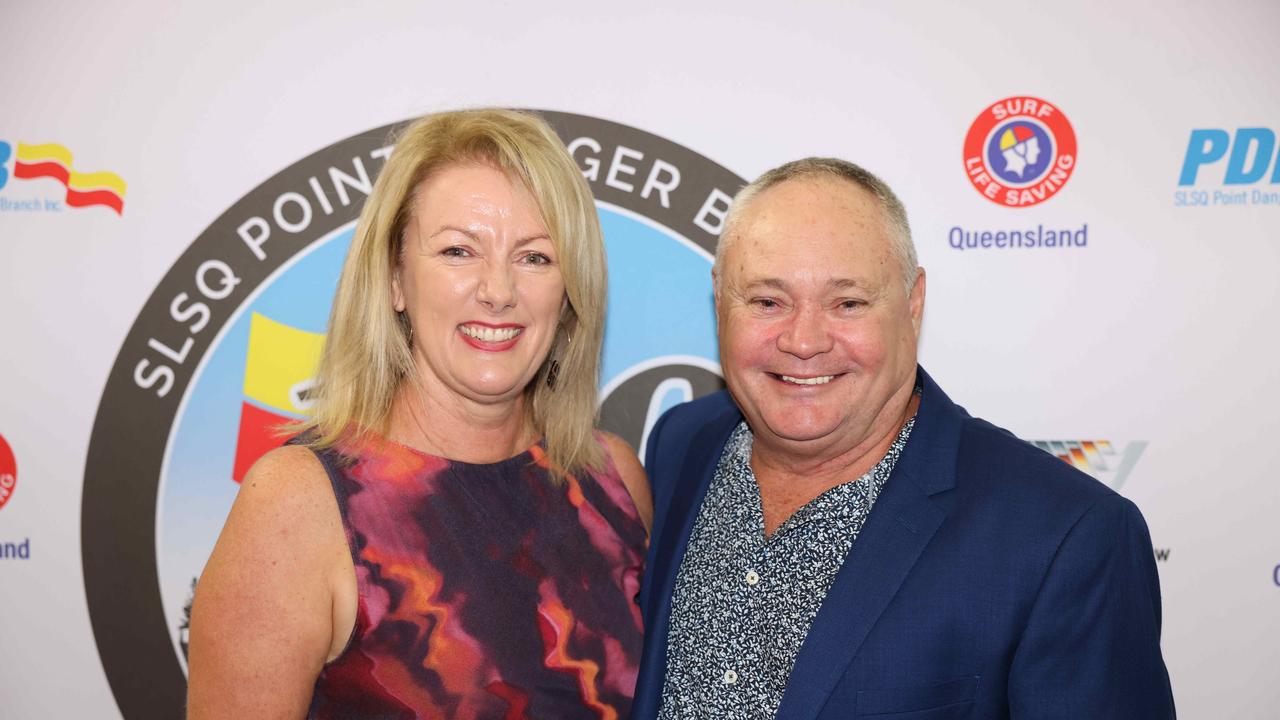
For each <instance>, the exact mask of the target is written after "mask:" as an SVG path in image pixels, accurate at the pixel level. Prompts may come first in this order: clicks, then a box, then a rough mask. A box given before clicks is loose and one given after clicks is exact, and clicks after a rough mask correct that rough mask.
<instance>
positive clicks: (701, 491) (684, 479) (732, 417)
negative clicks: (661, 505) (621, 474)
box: [633, 408, 742, 718]
mask: <svg viewBox="0 0 1280 720" xmlns="http://www.w3.org/2000/svg"><path fill="white" fill-rule="evenodd" d="M741 419H742V416H741V415H740V414H739V413H738V412H737V409H736V408H734V409H733V410H732V411H730V412H726V413H722V414H721V415H719V416H717V417H716V418H714V419H713V420H712V421H710V422H708V423H707V424H706V425H704V426H703V427H702V429H701V430H699V431H698V433H697V434H696V435H695V436H694V437H693V439H692V440H691V441H690V443H689V452H688V455H687V456H686V457H685V461H684V463H683V466H682V468H681V472H680V480H679V484H678V485H677V490H676V492H675V495H674V496H673V497H672V499H671V505H670V507H669V508H668V510H667V514H666V519H665V521H664V523H663V530H662V533H661V536H660V537H657V538H654V539H653V541H652V542H653V543H654V547H653V549H652V550H651V551H650V553H649V559H650V563H653V562H654V561H655V560H656V559H662V560H663V561H662V563H661V564H660V565H659V567H660V568H661V570H660V571H658V572H651V573H650V575H649V582H650V583H651V584H652V587H649V588H647V589H646V590H645V593H646V595H647V597H648V603H647V605H646V607H645V608H644V609H645V620H646V624H645V640H644V644H645V657H644V660H645V661H644V663H643V664H642V665H641V667H640V677H639V681H638V683H637V688H640V689H643V690H647V692H637V695H636V699H635V702H636V706H635V708H634V709H633V716H634V717H637V718H640V717H656V716H657V712H658V708H659V706H660V705H661V702H662V697H661V694H662V687H663V683H664V679H665V677H666V673H667V630H668V626H669V624H670V620H671V593H672V592H673V591H674V590H675V584H676V576H677V574H678V573H679V571H680V563H681V562H683V561H684V554H685V549H686V548H687V547H688V544H689V535H690V534H691V533H692V532H693V525H694V522H696V521H697V519H698V512H699V510H701V508H702V501H703V498H705V497H706V495H707V488H708V487H710V486H711V478H712V476H713V475H714V473H715V469H716V464H717V463H718V462H719V460H720V453H721V452H723V450H724V445H725V443H726V442H728V440H729V436H730V434H732V432H733V429H734V428H735V427H737V425H738V422H739V421H740V420H741ZM650 705H652V707H650Z"/></svg>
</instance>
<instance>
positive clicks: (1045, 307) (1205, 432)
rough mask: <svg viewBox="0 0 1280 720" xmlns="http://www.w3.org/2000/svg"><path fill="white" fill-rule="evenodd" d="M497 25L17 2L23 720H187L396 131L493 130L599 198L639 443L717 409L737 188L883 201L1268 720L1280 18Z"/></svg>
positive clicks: (393, 7)
mask: <svg viewBox="0 0 1280 720" xmlns="http://www.w3.org/2000/svg"><path fill="white" fill-rule="evenodd" d="M232 5H235V3H233V4H232ZM463 5H465V7H463ZM482 5H484V4H483V3H468V4H463V3H458V4H451V3H435V2H419V3H408V2H400V3H385V4H381V5H378V6H377V7H366V8H361V9H356V8H351V7H346V6H343V5H338V4H334V5H332V6H329V5H328V4H327V3H316V2H309V3H302V2H293V1H289V2H280V3H272V4H269V5H267V6H259V5H249V4H245V5H243V6H241V7H231V6H227V5H219V6H217V7H212V6H211V7H207V8H199V7H182V6H176V5H174V4H168V3H127V2H126V3H118V4H106V5H98V6H93V5H85V6H83V7H71V6H61V5H60V4H54V3H49V4H36V3H22V4H18V5H15V6H12V7H8V8H6V9H4V11H3V16H4V18H5V26H6V27H7V28H8V29H9V32H7V33H5V35H6V36H7V39H6V40H5V42H4V44H3V47H2V48H0V57H3V58H4V60H5V62H4V67H5V72H4V73H0V98H2V99H3V104H2V105H0V108H3V109H2V110H0V718H46V717H78V718H120V717H123V718H127V719H128V720H143V719H146V718H172V717H180V716H181V714H182V712H183V698H184V693H185V684H186V651H187V645H186V641H187V634H186V630H187V620H188V615H189V610H190V601H191V597H192V591H193V586H194V582H195V579H196V578H197V577H198V576H199V574H200V572H201V569H202V568H203V566H204V562H205V560H206V559H207V557H208V554H209V552H210V550H211V548H212V545H213V542H214V540H215V539H216V537H217V534H218V532H219V529H220V528H221V525H222V522H223V520H224V519H225V517H226V514H227V512H228V510H229V508H230V506H231V503H232V501H233V500H234V498H235V494H236V491H237V489H238V487H239V485H238V483H239V481H240V479H241V478H242V477H243V475H244V473H245V471H246V470H247V468H248V467H249V466H250V465H251V464H252V463H253V461H254V460H255V459H257V458H258V457H260V456H261V455H262V453H264V452H266V451H267V450H268V449H270V448H271V447H272V446H273V445H274V444H275V442H276V440H275V439H274V437H273V436H272V434H271V428H272V427H273V426H275V425H277V424H279V423H280V422H282V421H286V420H289V419H294V418H299V417H304V416H305V415H306V413H307V391H308V389H309V384H310V378H311V374H312V372H313V369H314V366H315V362H316V358H317V356H318V353H319V350H320V347H321V345H322V343H323V342H324V337H325V323H326V320H327V317H328V313H329V306H330V301H331V296H332V293H333V290H334V286H335V283H336V280H337V275H338V272H339V269H340V266H341V262H342V259H343V256H344V253H345V251H346V249H347V246H348V244H349V242H350V240H351V237H352V234H353V231H354V221H355V218H356V215H357V213H358V212H359V208H360V206H361V204H362V203H363V201H364V199H365V198H366V197H367V195H368V194H369V192H370V190H371V188H372V185H373V182H374V180H375V179H376V177H377V175H378V172H379V171H380V169H381V168H382V166H383V164H384V163H385V161H386V159H387V158H388V157H389V155H390V154H391V153H392V152H394V146H393V145H392V144H391V140H390V138H391V137H392V135H393V133H394V130H395V128H396V127H397V126H399V125H400V124H401V123H403V122H405V121H408V120H410V119H412V118H414V117H416V116H419V115H421V114H424V113H427V112H432V111H437V110H447V109H455V108H463V107H475V106H486V105H498V106H508V107H520V108H527V109H532V110H536V111H538V112H540V113H541V114H542V115H543V116H544V117H545V118H546V119H547V120H548V121H550V122H551V124H552V125H553V126H554V127H555V129H556V131H557V132H558V133H559V134H560V136H561V138H562V139H563V140H564V142H565V143H566V145H567V146H568V148H569V150H570V152H571V154H572V155H573V157H574V158H575V159H576V160H577V162H578V165H579V166H580V168H581V169H582V172H583V174H584V176H585V177H586V178H587V180H588V181H589V183H590V185H591V187H592V189H593V190H594V192H595V195H596V198H597V205H598V209H599V214H600V221H601V224H602V226H603V228H604V235H605V240H606V244H607V250H608V258H609V266H610V277H609V293H610V294H609V314H608V331H607V335H606V339H605V347H604V361H603V372H602V376H601V388H600V404H601V418H602V419H601V422H602V424H603V426H604V427H606V428H607V429H610V430H612V431H613V432H616V433H618V434H620V435H621V436H623V437H624V438H626V439H627V440H628V441H630V442H631V443H632V445H633V446H635V447H637V448H643V446H644V443H645V440H646V433H647V431H648V428H649V427H650V425H651V424H652V422H653V421H654V419H656V417H657V415H658V414H660V413H661V412H662V411H663V410H665V409H667V408H669V407H671V406H672V405H674V404H676V403H678V402H681V401H683V400H687V399H690V398H693V397H697V396H700V395H703V394H705V393H707V392H710V391H713V390H715V389H717V388H718V387H720V384H721V383H720V374H719V370H720V368H719V364H718V357H717V351H716V342H715V318H714V313H713V310H712V304H711V283H710V280H711V279H710V268H711V261H712V256H713V254H714V252H715V246H716V242H717V238H718V235H719V231H720V228H721V224H722V221H723V218H724V213H725V210H726V209H727V207H728V203H729V199H730V198H731V197H732V195H733V194H734V192H736V190H737V189H738V188H739V187H741V186H742V184H744V183H745V182H746V181H748V180H750V179H751V178H753V177H755V176H756V175H758V174H759V173H760V172H762V171H763V170H765V169H768V168H769V167H772V166H775V165H777V164H780V163H782V162H785V161H787V160H791V159H795V158H798V157H802V156H806V155H814V154H819V155H835V156H840V157H844V158H848V159H851V160H853V161H855V162H858V163H860V164H862V165H864V166H866V167H867V168H869V169H871V170H872V171H873V172H876V173H878V174H879V175H881V176H882V177H883V178H884V179H885V180H887V181H888V182H889V183H890V184H891V185H892V186H893V187H894V188H895V189H896V190H897V192H898V193H899V195H901V197H902V199H903V201H904V202H905V204H906V206H907V209H908V213H909V215H910V220H911V223H912V227H913V232H914V236H915V242H916V244H917V247H918V249H919V254H920V258H921V262H922V264H923V265H924V266H925V267H926V268H927V270H928V272H929V296H928V298H927V301H926V321H925V328H924V336H923V344H922V362H923V363H924V365H925V366H926V367H927V368H929V370H930V372H931V373H932V374H933V375H934V377H935V378H937V379H938V380H939V382H940V383H941V384H942V385H943V387H944V388H946V389H947V390H948V391H949V392H950V394H951V395H952V396H953V398H955V399H956V400H957V401H958V402H960V403H961V404H963V405H965V406H966V407H968V409H969V410H970V411H971V412H972V413H974V414H975V415H980V416H983V417H986V418H988V419H990V420H992V421H994V422H996V423H997V424H1000V425H1003V426H1005V427H1008V428H1009V429H1011V430H1012V431H1014V432H1015V433H1017V434H1018V435H1019V436H1021V437H1023V438H1025V439H1027V440H1028V441H1029V442H1032V443H1034V444H1035V445H1037V446H1039V447H1040V448H1042V449H1044V450H1045V451H1046V452H1049V453H1052V454H1054V455H1056V456H1058V457H1059V458H1061V459H1062V461H1063V462H1067V463H1071V464H1072V465H1074V466H1076V467H1078V468H1080V469H1081V470H1083V471H1085V472H1087V473H1090V474H1091V475H1093V476H1094V477H1096V478H1098V479H1099V480H1100V481H1102V482H1104V483H1106V484H1107V485H1109V486H1111V487H1112V488H1114V489H1116V490H1117V491H1118V492H1120V493H1122V494H1124V495H1125V496H1127V497H1129V498H1130V499H1132V500H1133V501H1134V502H1136V503H1137V504H1138V506H1139V507H1140V508H1141V509H1142V511H1143V513H1144V515H1145V516H1146V518H1147V521H1148V523H1149V525H1150V528H1151V534H1152V539H1153V541H1154V545H1155V552H1156V561H1157V564H1158V567H1159V570H1160V576H1161V584H1162V588H1163V595H1164V635H1163V646H1164V652H1165V658H1166V661H1167V663H1168V665H1169V670H1170V674H1171V677H1172V680H1173V685H1174V693H1175V696H1176V698H1177V702H1178V706H1179V711H1180V713H1181V714H1182V716H1184V717H1190V718H1200V717H1204V718H1223V717H1230V718H1264V717H1276V716H1277V714H1280V671H1278V670H1277V668H1280V490H1277V485H1276V482H1275V471H1274V469H1273V465H1274V463H1273V461H1272V457H1271V454H1270V447H1271V443H1272V442H1273V439H1274V438H1275V437H1276V436H1277V434H1280V414H1278V413H1277V412H1276V410H1275V409H1274V407H1273V406H1274V404H1275V403H1276V402H1277V401H1280V370H1277V369H1276V367H1277V366H1276V363H1275V361H1274V356H1275V355H1276V354H1277V352H1280V331H1277V329H1276V326H1277V323H1276V322H1275V320H1274V319H1273V318H1272V315H1273V313H1274V312H1275V310H1276V309H1277V307H1280V280H1277V279H1276V273H1277V267H1280V250H1278V249H1277V244H1280V157H1278V155H1280V143H1278V142H1277V137H1276V134H1277V132H1280V94H1278V93H1276V92H1275V90H1274V84H1275V83H1274V82H1271V81H1270V80H1269V79H1268V78H1272V77H1274V76H1275V73H1276V72H1277V71H1280V50H1278V49H1277V43H1276V42H1275V39H1274V36H1275V30H1276V28H1278V27H1280V6H1277V5H1275V4H1274V3H1270V2H1261V1H1260V2H1227V3H1218V4H1215V5H1214V6H1213V7H1198V6H1196V7H1182V8H1170V7H1164V6H1154V5H1141V6H1139V5H1137V4H1135V5H1134V6H1133V7H1123V6H1119V5H1117V4H1116V3H1080V4H1074V5H1072V6H1070V7H1068V6H1050V7H1045V8H1038V9H1037V8H1029V7H1026V6H1011V5H1008V4H1001V3H994V2H983V3H979V4H977V5H974V4H966V5H964V6H963V7H952V6H951V5H950V4H941V3H939V4H936V5H934V6H927V7H920V6H907V5H899V6H892V5H888V4H881V3H835V2H832V3H809V4H806V5H805V6H804V7H779V6H777V5H776V4H773V3H742V2H738V3H709V4H706V5H697V6H695V5H693V4H690V5H689V6H688V7H683V8H681V9H674V8H673V9H662V8H656V7H654V8H641V7H617V8H610V7H608V6H601V5H599V4H588V3H572V2H544V3H537V4H522V5H520V6H513V5H510V4H499V3H494V4H492V5H491V6H488V7H483V6H482ZM1120 671H1121V670H1120V669H1117V672H1120Z"/></svg>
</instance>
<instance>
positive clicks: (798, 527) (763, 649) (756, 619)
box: [659, 418, 915, 720]
mask: <svg viewBox="0 0 1280 720" xmlns="http://www.w3.org/2000/svg"><path fill="white" fill-rule="evenodd" d="M914 424H915V419H914V418H912V419H911V420H908V421H907V423H906V424H905V425H903V427H902V430H901V431H900V432H899V433H898V436H897V438H896V439H895V440H894V442H893V445H892V446H891V447H890V448H889V452H888V453H886V454H885V456H884V458H883V459H881V460H880V462H879V463H878V464H876V466H875V467H873V468H872V469H871V470H870V471H868V472H867V473H866V474H865V475H863V476H862V477H860V478H858V479H857V480H854V481H852V482H847V483H844V484H842V485H838V486H836V487H834V488H831V489H830V490H827V491H826V492H824V493H823V494H821V495H819V496H818V497H816V498H814V499H813V500H812V501H810V502H809V503H808V504H807V505H805V506H804V507H802V508H800V509H799V510H798V511H796V513H795V514H794V515H792V516H791V517H790V518H789V519H787V520H786V521H785V522H784V523H783V524H782V525H781V526H780V527H779V528H778V529H777V531H775V532H774V534H773V535H772V536H771V537H769V538H766V537H765V535H764V510H763V507H762V505H761V501H760V490H759V487H758V486H757V485H756V479H755V474H754V473H753V472H752V471H751V440H752V435H751V431H750V430H749V429H748V428H747V425H746V423H745V422H743V423H740V424H739V425H738V427H737V428H736V429H735V430H734V432H733V435H732V436H730V438H729V442H728V443H727V444H726V445H725V449H724V452H723V453H722V454H721V456H720V462H719V464H718V465H717V466H716V471H715V475H714V476H713V477H712V480H711V485H710V487H709V488H708V489H707V496H706V500H705V501H704V502H703V503H702V509H701V511H700V512H699V513H698V519H697V521H696V522H695V523H694V527H693V533H692V535H690V537H689V547H688V550H687V551H686V553H685V557H684V561H683V562H682V563H681V564H680V571H679V574H678V575H677V577H676V587H675V592H674V594H673V595H672V601H671V602H672V609H671V626H670V630H669V632H668V634H667V677H666V684H665V685H664V687H663V691H662V710H661V712H660V713H659V717H660V718H662V719H663V720H671V719H673V718H709V719H714V720H725V719H736V718H752V719H755V718H772V717H773V716H774V714H775V713H776V712H777V710H778V705H779V703H781V702H782V694H783V692H784V691H785V690H786V687H787V682H788V680H789V679H790V677H791V669H792V667H793V666H794V665H795V660H796V654H797V653H799V651H800V646H801V645H802V644H803V643H804V639H805V637H806V636H807V635H808V634H809V626H810V624H811V623H812V622H813V618H814V615H816V614H817V612H818V608H819V607H821V606H822V601H823V599H825V598H826V595H827V590H829V589H830V588H831V583H832V582H833V581H834V580H835V576H836V573H838V572H839V571H840V566H841V565H843V564H844V559H845V556H846V555H848V554H849V549H850V548H851V547H852V546H853V542H854V540H856V539H857V537H858V533H859V531H860V530H861V529H862V525H863V523H864V522H865V521H866V519H867V514H868V513H869V512H870V510H871V506H872V504H873V503H875V501H876V497H877V496H878V495H879V494H880V489H881V488H883V487H884V483H885V481H886V480H887V479H888V478H889V473H890V472H892V471H893V466H894V464H895V463H896V462H897V460H898V456H899V455H900V454H901V453H902V448H903V447H904V446H905V445H906V443H907V437H908V436H909V435H910V434H911V428H912V427H913V426H914Z"/></svg>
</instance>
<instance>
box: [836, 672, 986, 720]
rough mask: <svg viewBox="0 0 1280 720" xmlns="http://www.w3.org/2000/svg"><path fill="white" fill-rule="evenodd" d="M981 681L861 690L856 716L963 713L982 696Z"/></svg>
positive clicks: (857, 696)
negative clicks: (945, 710)
mask: <svg viewBox="0 0 1280 720" xmlns="http://www.w3.org/2000/svg"><path fill="white" fill-rule="evenodd" d="M978 679H979V676H977V675H974V676H972V677H967V678H961V679H959V680H949V681H947V682H941V683H935V684H933V685H917V686H915V687H902V688H884V689H882V690H859V691H858V694H857V695H856V696H855V699H854V707H853V712H854V714H855V715H856V716H857V717H871V716H875V715H890V714H893V713H909V712H919V711H921V710H933V709H940V708H944V707H947V706H949V705H954V706H956V710H957V711H963V710H964V709H965V706H968V705H970V704H972V703H973V700H974V698H975V697H977V695H978ZM957 717H959V715H957Z"/></svg>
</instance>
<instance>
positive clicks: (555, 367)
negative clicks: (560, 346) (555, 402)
mask: <svg viewBox="0 0 1280 720" xmlns="http://www.w3.org/2000/svg"><path fill="white" fill-rule="evenodd" d="M558 377H560V361H559V360H552V361H551V367H549V368H547V387H549V388H551V389H552V390H555V389H556V378H558Z"/></svg>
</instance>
